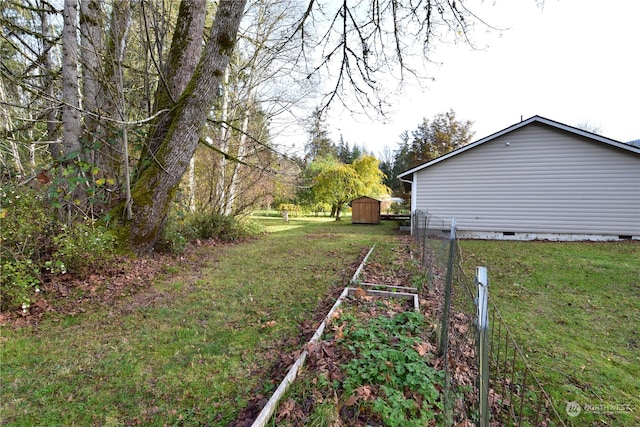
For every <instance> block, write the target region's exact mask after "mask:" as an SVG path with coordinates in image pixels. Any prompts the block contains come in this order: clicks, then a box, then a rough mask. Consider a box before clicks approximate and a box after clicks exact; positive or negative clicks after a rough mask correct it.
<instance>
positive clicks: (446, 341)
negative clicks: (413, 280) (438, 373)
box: [411, 211, 565, 427]
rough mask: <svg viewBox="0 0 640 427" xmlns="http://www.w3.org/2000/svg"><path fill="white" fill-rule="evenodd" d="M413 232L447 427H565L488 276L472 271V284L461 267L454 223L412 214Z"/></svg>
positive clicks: (485, 270)
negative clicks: (436, 343)
mask: <svg viewBox="0 0 640 427" xmlns="http://www.w3.org/2000/svg"><path fill="white" fill-rule="evenodd" d="M411 228H412V230H411V232H412V236H413V239H414V247H415V252H414V253H415V254H416V258H419V260H420V264H421V266H422V268H424V269H425V271H426V273H427V277H428V289H427V292H428V297H429V298H428V300H429V302H430V310H431V315H432V317H433V318H434V319H437V320H438V321H437V322H436V325H435V329H436V332H437V333H438V339H439V343H440V345H439V353H440V355H441V356H442V364H443V366H442V369H444V370H445V390H444V393H445V400H444V408H443V410H444V413H445V418H446V423H447V425H455V426H458V425H463V426H468V425H474V424H475V425H478V426H481V427H484V426H490V425H491V426H494V425H518V426H545V425H546V426H550V425H557V426H564V425H565V423H564V421H563V420H562V418H561V417H560V416H559V414H558V412H557V410H556V408H555V407H554V405H553V402H552V401H551V399H550V398H549V395H548V394H547V392H546V391H545V390H544V388H543V386H542V385H541V384H540V382H539V381H538V379H537V378H536V376H535V375H534V374H533V372H532V371H531V369H530V367H529V366H528V364H527V361H526V359H525V357H524V355H523V352H522V351H521V349H520V347H519V346H518V344H517V343H516V341H515V339H514V338H513V335H512V334H511V332H510V330H509V328H508V327H507V325H506V324H505V322H504V321H503V319H502V316H501V315H500V312H499V310H498V307H497V306H496V305H495V303H494V302H493V301H492V300H491V299H490V298H489V279H488V277H489V272H488V271H487V269H486V268H484V267H477V269H476V277H475V278H473V279H471V278H469V277H468V276H466V275H465V273H464V271H463V270H462V268H461V267H460V263H459V261H460V256H459V252H458V241H457V238H456V221H455V218H454V219H452V220H451V221H450V222H449V221H445V220H443V219H442V218H438V217H435V216H432V215H430V214H429V213H428V212H427V211H415V212H413V214H412V217H411Z"/></svg>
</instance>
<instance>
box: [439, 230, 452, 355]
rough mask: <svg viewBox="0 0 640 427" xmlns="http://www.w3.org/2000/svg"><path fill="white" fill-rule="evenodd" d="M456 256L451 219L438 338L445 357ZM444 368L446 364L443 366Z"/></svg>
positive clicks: (441, 352)
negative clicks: (440, 333) (440, 329)
mask: <svg viewBox="0 0 640 427" xmlns="http://www.w3.org/2000/svg"><path fill="white" fill-rule="evenodd" d="M455 254H456V219H455V218H451V236H450V237H449V262H448V263H447V275H446V283H445V288H444V308H443V309H442V335H441V336H440V354H441V355H444V356H445V360H446V356H447V348H448V343H449V310H450V309H451V292H452V287H453V286H452V285H453V261H454V259H455ZM445 367H446V364H445Z"/></svg>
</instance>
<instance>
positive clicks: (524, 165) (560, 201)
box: [399, 116, 640, 240]
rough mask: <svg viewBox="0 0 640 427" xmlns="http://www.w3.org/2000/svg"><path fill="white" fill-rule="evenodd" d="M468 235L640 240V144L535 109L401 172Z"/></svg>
mask: <svg viewBox="0 0 640 427" xmlns="http://www.w3.org/2000/svg"><path fill="white" fill-rule="evenodd" d="M399 178H400V179H401V180H403V181H404V182H406V183H410V184H411V206H412V208H411V209H412V211H415V210H426V211H428V212H429V214H430V215H433V216H435V217H439V218H440V219H443V218H444V219H446V220H447V221H446V223H447V224H449V223H450V219H451V218H452V217H455V218H456V221H457V228H458V230H459V233H460V236H461V237H465V236H466V237H476V238H510V239H536V238H537V239H553V240H578V239H591V240H599V239H632V238H633V239H640V148H638V147H635V146H633V145H629V144H624V143H622V142H619V141H615V140H612V139H609V138H605V137H603V136H600V135H596V134H593V133H590V132H587V131H583V130H580V129H577V128H574V127H571V126H567V125H564V124H562V123H558V122H555V121H552V120H549V119H546V118H543V117H539V116H534V117H532V118H530V119H527V120H524V121H521V122H520V123H517V124H515V125H513V126H511V127H509V128H507V129H504V130H502V131H500V132H497V133H495V134H493V135H490V136H488V137H486V138H483V139H480V140H478V141H476V142H473V143H471V144H469V145H467V146H465V147H462V148H460V149H458V150H456V151H453V152H451V153H449V154H447V155H444V156H441V157H439V158H437V159H434V160H432V161H430V162H427V163H424V164H422V165H420V166H417V167H415V168H413V169H410V170H408V171H406V172H403V173H402V174H400V175H399Z"/></svg>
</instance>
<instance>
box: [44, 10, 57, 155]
mask: <svg viewBox="0 0 640 427" xmlns="http://www.w3.org/2000/svg"><path fill="white" fill-rule="evenodd" d="M41 6H42V7H41V9H40V22H41V29H42V40H43V42H42V43H43V46H42V47H43V55H42V68H43V73H42V92H43V93H45V94H47V97H46V101H45V102H46V104H47V112H46V115H45V117H46V119H47V139H48V140H49V141H50V143H49V151H50V153H51V157H52V158H53V159H54V160H58V159H60V157H62V150H61V147H60V143H59V142H57V141H56V139H57V133H58V125H57V123H56V122H57V118H56V116H57V111H58V103H57V101H56V100H55V99H56V96H55V93H56V92H55V87H54V78H53V76H54V70H53V59H52V56H53V55H52V53H51V50H52V49H53V46H54V43H53V41H52V39H53V37H52V36H51V23H50V21H49V18H50V14H51V13H52V12H53V11H51V12H49V11H47V10H45V8H44V5H41ZM54 141H56V142H54Z"/></svg>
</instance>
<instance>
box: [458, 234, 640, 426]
mask: <svg viewBox="0 0 640 427" xmlns="http://www.w3.org/2000/svg"><path fill="white" fill-rule="evenodd" d="M461 248H462V252H463V259H464V268H465V270H466V271H467V273H468V274H469V275H472V274H474V273H475V266H486V267H488V271H489V281H490V285H489V293H490V297H491V298H492V299H493V301H494V302H495V303H496V304H497V306H498V308H499V310H500V312H501V313H502V315H503V317H504V318H505V321H506V323H507V325H508V326H509V327H510V329H511V331H512V332H513V333H514V334H515V337H516V340H517V342H518V343H519V345H520V346H521V347H522V349H523V351H524V353H525V354H526V357H527V359H528V362H529V365H530V366H532V368H533V370H534V372H535V373H536V375H537V377H538V378H539V379H540V381H541V382H542V383H543V385H544V387H545V389H546V390H547V392H548V393H549V394H550V396H551V398H552V400H553V401H554V403H555V406H556V408H557V410H558V412H559V413H560V414H561V415H562V416H563V417H566V411H565V408H566V404H567V403H568V402H572V401H575V402H578V403H579V404H580V405H581V406H582V408H583V411H582V413H581V414H580V415H578V416H577V417H575V418H568V420H567V421H568V423H569V424H570V425H576V426H578V425H580V426H581V425H616V426H628V425H640V381H639V380H638V379H639V378H640V329H639V325H640V244H638V243H637V242H615V243H613V242H606V243H605V242H602V243H600V242H599V243H586V242H571V243H550V242H495V241H462V242H461ZM628 409H631V411H632V412H630V411H629V410H628ZM598 412H602V413H598Z"/></svg>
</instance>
